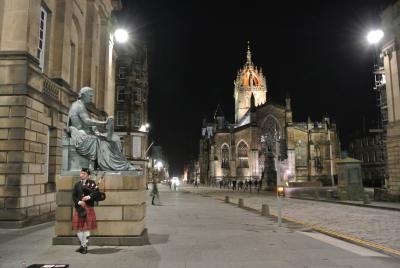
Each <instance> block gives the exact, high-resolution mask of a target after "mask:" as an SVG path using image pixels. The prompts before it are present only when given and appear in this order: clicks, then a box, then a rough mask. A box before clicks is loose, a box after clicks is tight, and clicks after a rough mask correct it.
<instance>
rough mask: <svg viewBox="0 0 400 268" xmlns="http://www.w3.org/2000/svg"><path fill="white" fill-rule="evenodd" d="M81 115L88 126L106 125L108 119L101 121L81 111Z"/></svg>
mask: <svg viewBox="0 0 400 268" xmlns="http://www.w3.org/2000/svg"><path fill="white" fill-rule="evenodd" d="M79 117H80V118H81V120H82V121H83V122H84V123H85V124H86V125H87V126H104V125H106V124H107V120H106V121H99V120H96V119H92V118H90V117H89V115H88V114H87V113H85V112H81V113H80V114H79Z"/></svg>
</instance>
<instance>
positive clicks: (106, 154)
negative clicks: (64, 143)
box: [67, 87, 136, 171]
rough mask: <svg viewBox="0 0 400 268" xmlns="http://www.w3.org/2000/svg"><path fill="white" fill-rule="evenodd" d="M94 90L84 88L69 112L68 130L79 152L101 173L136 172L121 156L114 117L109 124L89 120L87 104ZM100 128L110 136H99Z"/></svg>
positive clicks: (109, 119) (104, 134) (108, 121)
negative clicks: (109, 171)
mask: <svg viewBox="0 0 400 268" xmlns="http://www.w3.org/2000/svg"><path fill="white" fill-rule="evenodd" d="M93 91H94V90H93V89H92V88H90V87H83V88H82V89H81V90H80V92H79V97H78V100H76V101H75V102H74V103H72V105H71V108H70V110H69V113H68V123H67V124H68V125H67V127H68V131H69V132H70V135H71V138H72V140H73V141H74V145H75V148H76V152H77V153H78V154H79V155H81V156H83V157H85V158H87V159H90V160H94V161H95V162H96V163H97V165H98V167H99V168H100V169H101V170H115V171H122V170H136V168H135V167H134V166H132V165H131V164H130V163H129V162H128V161H127V160H126V158H125V156H124V155H123V154H122V150H121V149H122V148H121V142H120V139H119V137H118V136H117V135H116V134H114V133H113V132H114V126H113V118H112V117H108V118H107V120H106V121H99V120H95V119H92V118H90V115H89V112H88V111H87V109H86V105H87V104H88V103H90V102H92V98H93V94H94V93H93ZM97 126H105V127H106V129H107V133H100V132H99V131H98V129H97Z"/></svg>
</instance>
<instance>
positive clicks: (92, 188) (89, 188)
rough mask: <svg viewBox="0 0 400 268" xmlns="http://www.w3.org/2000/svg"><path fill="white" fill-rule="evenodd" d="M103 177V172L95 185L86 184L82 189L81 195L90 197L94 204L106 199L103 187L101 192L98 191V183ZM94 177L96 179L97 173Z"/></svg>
mask: <svg viewBox="0 0 400 268" xmlns="http://www.w3.org/2000/svg"><path fill="white" fill-rule="evenodd" d="M104 175H106V173H105V172H104V173H103V174H102V175H101V177H100V179H99V180H98V181H97V182H96V183H88V184H86V185H85V186H84V188H83V194H84V195H90V197H91V198H92V200H93V201H95V202H99V201H104V200H105V199H106V193H105V186H104V188H103V191H100V188H99V185H100V183H101V182H102V180H103V179H104ZM95 176H96V179H97V172H96V173H95Z"/></svg>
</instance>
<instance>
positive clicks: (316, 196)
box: [314, 190, 319, 200]
mask: <svg viewBox="0 0 400 268" xmlns="http://www.w3.org/2000/svg"><path fill="white" fill-rule="evenodd" d="M314 197H315V200H318V199H319V193H318V190H314Z"/></svg>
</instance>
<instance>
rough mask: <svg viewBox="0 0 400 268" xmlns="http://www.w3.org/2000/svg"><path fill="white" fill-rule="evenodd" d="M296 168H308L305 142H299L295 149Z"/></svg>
mask: <svg viewBox="0 0 400 268" xmlns="http://www.w3.org/2000/svg"><path fill="white" fill-rule="evenodd" d="M295 154H296V166H304V167H305V166H307V150H306V145H305V143H304V142H303V141H301V140H299V141H298V142H297V143H296V147H295Z"/></svg>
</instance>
